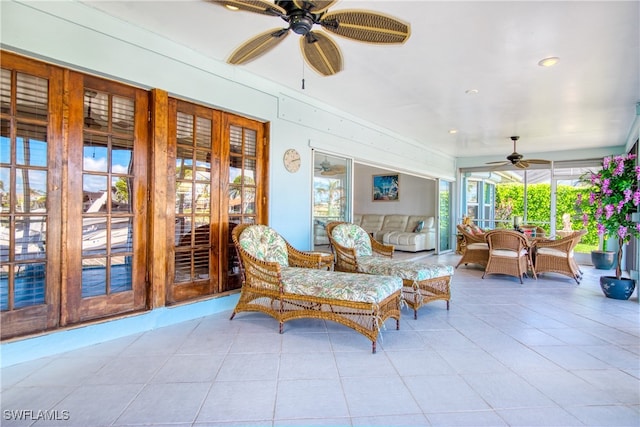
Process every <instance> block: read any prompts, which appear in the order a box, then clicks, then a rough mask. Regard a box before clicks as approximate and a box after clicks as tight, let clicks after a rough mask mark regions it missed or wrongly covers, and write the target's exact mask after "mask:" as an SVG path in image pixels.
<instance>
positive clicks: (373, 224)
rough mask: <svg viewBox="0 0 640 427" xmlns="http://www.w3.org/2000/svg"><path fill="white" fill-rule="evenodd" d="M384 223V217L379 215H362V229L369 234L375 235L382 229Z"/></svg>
mask: <svg viewBox="0 0 640 427" xmlns="http://www.w3.org/2000/svg"><path fill="white" fill-rule="evenodd" d="M383 221H384V215H377V214H365V215H362V221H361V222H360V227H362V228H364V230H365V231H366V232H367V233H373V232H375V231H378V230H381V229H382V222H383Z"/></svg>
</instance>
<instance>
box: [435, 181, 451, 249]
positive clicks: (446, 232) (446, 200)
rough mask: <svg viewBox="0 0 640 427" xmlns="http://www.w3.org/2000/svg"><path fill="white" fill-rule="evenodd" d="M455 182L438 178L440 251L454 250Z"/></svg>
mask: <svg viewBox="0 0 640 427" xmlns="http://www.w3.org/2000/svg"><path fill="white" fill-rule="evenodd" d="M452 188H453V183H451V182H450V181H444V180H440V179H439V180H438V253H442V252H448V251H450V250H452V240H453V237H454V236H453V231H452V229H451V226H452V218H451V190H452Z"/></svg>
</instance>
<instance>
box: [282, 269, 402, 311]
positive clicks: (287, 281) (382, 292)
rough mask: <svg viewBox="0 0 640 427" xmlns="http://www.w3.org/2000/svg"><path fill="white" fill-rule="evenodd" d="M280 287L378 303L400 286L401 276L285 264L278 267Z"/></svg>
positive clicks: (311, 294)
mask: <svg viewBox="0 0 640 427" xmlns="http://www.w3.org/2000/svg"><path fill="white" fill-rule="evenodd" d="M282 285H283V287H284V291H285V292H287V293H291V294H296V295H307V296H314V297H320V298H327V299H334V300H343V301H353V302H367V303H380V302H382V301H383V300H384V299H385V298H387V297H388V296H389V295H391V294H393V293H394V292H396V291H398V290H399V289H402V279H400V278H399V277H390V276H370V275H364V274H357V273H341V272H337V271H326V270H316V269H311V268H297V267H289V268H283V269H282Z"/></svg>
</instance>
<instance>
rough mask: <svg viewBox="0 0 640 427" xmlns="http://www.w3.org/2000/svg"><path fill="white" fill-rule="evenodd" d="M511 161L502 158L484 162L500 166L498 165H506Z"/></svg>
mask: <svg viewBox="0 0 640 427" xmlns="http://www.w3.org/2000/svg"><path fill="white" fill-rule="evenodd" d="M509 163H511V162H506V161H504V160H499V161H497V162H487V163H485V164H486V165H496V166H500V165H508V164H509Z"/></svg>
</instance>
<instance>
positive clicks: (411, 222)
mask: <svg viewBox="0 0 640 427" xmlns="http://www.w3.org/2000/svg"><path fill="white" fill-rule="evenodd" d="M421 221H422V229H421V230H420V231H416V227H417V226H418V223H420V222H421ZM353 223H354V224H358V225H359V226H360V227H362V228H363V229H364V230H365V231H366V232H367V233H370V234H371V235H372V236H373V238H374V239H376V240H377V241H379V242H381V243H384V244H386V245H393V246H394V247H395V249H397V250H399V251H407V252H418V251H426V250H432V249H435V248H436V229H435V218H434V217H432V216H426V215H400V214H388V215H384V214H354V215H353Z"/></svg>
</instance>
